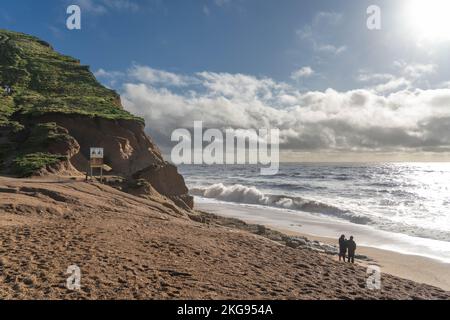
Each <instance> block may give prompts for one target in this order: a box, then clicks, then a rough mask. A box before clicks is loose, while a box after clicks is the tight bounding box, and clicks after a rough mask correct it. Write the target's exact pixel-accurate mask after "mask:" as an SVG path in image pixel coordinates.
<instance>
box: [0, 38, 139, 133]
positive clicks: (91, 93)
mask: <svg viewBox="0 0 450 320" xmlns="http://www.w3.org/2000/svg"><path fill="white" fill-rule="evenodd" d="M0 84H1V85H2V87H3V86H4V85H8V86H10V87H11V88H12V93H11V95H7V94H5V93H4V92H3V89H2V92H1V95H0V126H1V125H6V124H8V123H10V122H13V125H17V124H14V120H13V119H11V116H12V115H13V114H14V113H18V114H20V115H30V116H39V115H43V114H48V113H64V114H82V115H86V116H90V117H101V118H106V119H130V120H138V121H142V119H140V118H137V117H135V116H133V115H132V114H130V113H128V112H127V111H125V110H123V108H122V107H121V104H120V97H119V96H118V94H117V93H116V92H115V91H113V90H110V89H108V88H105V87H104V86H102V85H101V84H100V83H99V82H98V81H97V80H96V79H95V77H94V75H93V74H92V73H91V72H90V71H89V68H88V67H87V66H83V65H80V62H79V61H78V60H76V59H74V58H71V57H68V56H64V55H61V54H59V53H57V52H55V51H54V50H53V49H52V47H51V46H50V45H49V44H48V43H46V42H44V41H42V40H39V39H37V38H35V37H32V36H29V35H25V34H21V33H16V32H10V31H5V30H0Z"/></svg>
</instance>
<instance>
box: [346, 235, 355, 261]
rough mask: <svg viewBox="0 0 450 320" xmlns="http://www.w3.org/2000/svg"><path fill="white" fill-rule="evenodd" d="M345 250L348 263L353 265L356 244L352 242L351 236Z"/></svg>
mask: <svg viewBox="0 0 450 320" xmlns="http://www.w3.org/2000/svg"><path fill="white" fill-rule="evenodd" d="M347 250H348V262H351V263H355V251H356V242H355V241H354V240H353V236H351V237H350V240H348V241H347Z"/></svg>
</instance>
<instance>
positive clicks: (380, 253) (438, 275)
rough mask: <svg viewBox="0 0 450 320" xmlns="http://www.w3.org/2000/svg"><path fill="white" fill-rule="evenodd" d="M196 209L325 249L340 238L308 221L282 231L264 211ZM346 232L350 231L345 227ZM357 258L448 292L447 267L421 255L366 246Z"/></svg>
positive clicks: (207, 205) (201, 204)
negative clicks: (311, 243)
mask: <svg viewBox="0 0 450 320" xmlns="http://www.w3.org/2000/svg"><path fill="white" fill-rule="evenodd" d="M197 200H198V199H197ZM196 209H197V210H201V211H204V212H208V213H211V214H214V215H218V216H222V217H228V218H230V217H231V218H235V219H239V220H242V221H244V222H246V223H250V224H260V225H264V226H265V227H267V228H270V229H272V230H275V231H278V232H281V233H283V234H286V235H289V236H298V237H305V238H308V239H309V240H313V241H314V240H315V241H319V242H321V243H324V244H328V245H334V246H335V245H337V238H338V237H339V235H340V233H337V234H336V239H334V238H332V237H331V236H321V235H318V233H319V234H320V231H321V229H320V226H319V224H320V222H317V224H318V226H317V227H316V228H314V227H313V226H312V223H311V221H306V222H307V224H308V227H310V228H309V229H308V228H307V227H306V228H305V225H302V226H301V227H302V228H301V231H298V230H293V228H290V227H289V226H285V227H283V226H280V224H276V223H271V222H270V221H269V220H268V219H265V217H264V214H262V212H263V211H264V210H262V209H261V208H252V207H248V206H247V207H246V208H245V209H244V208H243V207H241V206H239V205H234V204H228V203H218V202H217V203H216V202H205V201H201V200H200V201H196ZM256 212H258V215H255V214H254V213H256ZM305 220H307V219H305ZM349 229H351V228H350V227H349ZM343 230H344V229H343ZM318 231H319V232H318ZM348 236H349V234H348ZM357 254H360V255H364V256H367V257H369V258H370V260H368V261H366V260H358V259H357V261H356V263H357V264H359V265H362V266H368V265H378V266H379V267H380V268H381V271H382V273H386V274H390V275H394V276H398V277H401V278H404V279H408V280H412V281H415V282H418V283H424V284H429V285H433V286H436V287H439V288H441V289H444V290H450V263H446V262H443V261H439V260H438V259H433V258H430V257H426V256H422V255H414V254H404V253H401V252H398V251H394V250H387V249H382V248H377V247H373V246H370V245H359V246H358V249H357ZM333 259H335V260H336V261H337V260H338V257H337V256H334V257H333Z"/></svg>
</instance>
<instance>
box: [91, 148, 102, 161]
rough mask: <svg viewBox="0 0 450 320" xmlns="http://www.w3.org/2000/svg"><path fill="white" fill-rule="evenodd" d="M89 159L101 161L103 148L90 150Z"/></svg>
mask: <svg viewBox="0 0 450 320" xmlns="http://www.w3.org/2000/svg"><path fill="white" fill-rule="evenodd" d="M91 159H103V148H91Z"/></svg>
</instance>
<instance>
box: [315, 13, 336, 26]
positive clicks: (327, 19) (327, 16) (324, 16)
mask: <svg viewBox="0 0 450 320" xmlns="http://www.w3.org/2000/svg"><path fill="white" fill-rule="evenodd" d="M342 18H343V15H342V13H339V12H325V11H321V12H318V13H317V14H316V15H315V16H314V19H313V25H314V26H317V25H321V24H323V23H327V24H329V25H333V26H335V25H338V24H339V23H341V21H342Z"/></svg>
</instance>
